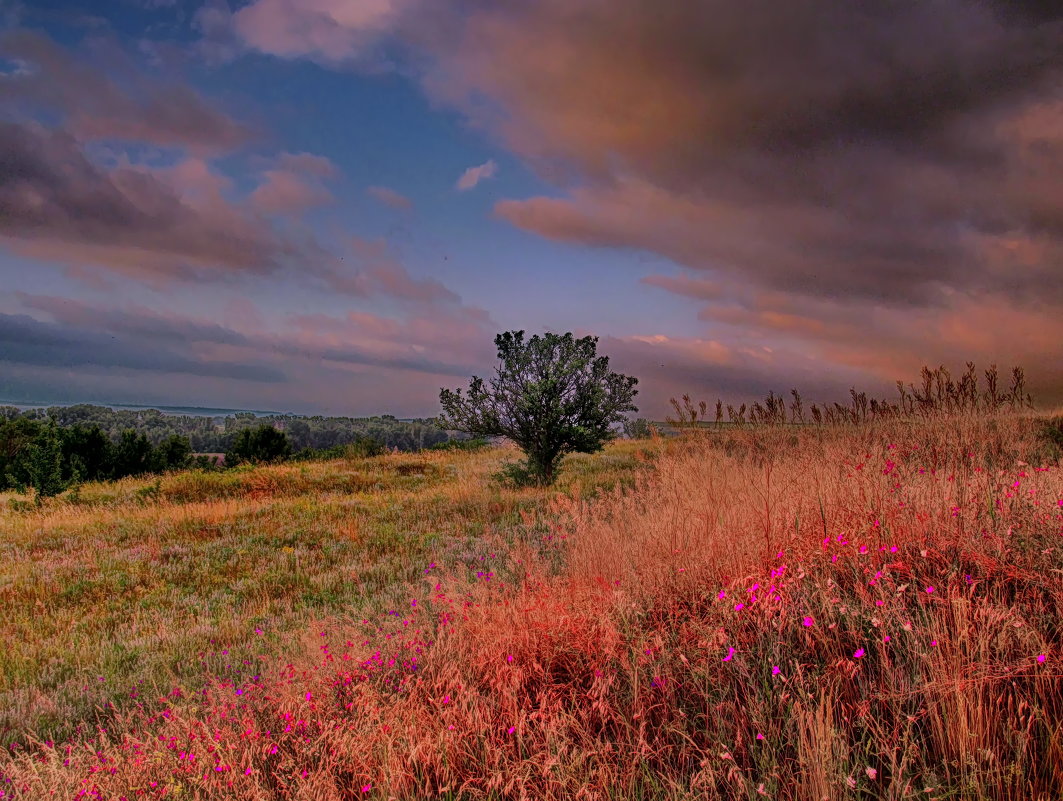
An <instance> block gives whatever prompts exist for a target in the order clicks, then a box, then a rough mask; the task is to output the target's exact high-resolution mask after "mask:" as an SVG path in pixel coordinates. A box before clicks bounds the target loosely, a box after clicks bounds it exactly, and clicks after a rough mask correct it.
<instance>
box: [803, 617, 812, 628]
mask: <svg viewBox="0 0 1063 801" xmlns="http://www.w3.org/2000/svg"><path fill="white" fill-rule="evenodd" d="M801 622H802V623H803V624H804V625H806V626H811V625H812V616H811V615H805V619H804V620H802V621H801Z"/></svg>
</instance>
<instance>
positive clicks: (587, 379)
mask: <svg viewBox="0 0 1063 801" xmlns="http://www.w3.org/2000/svg"><path fill="white" fill-rule="evenodd" d="M495 346H496V347H497V348H498V359H499V365H498V367H496V368H495V377H494V378H492V379H491V382H490V386H489V387H488V386H487V385H485V384H484V380H483V379H482V378H478V377H476V376H473V378H472V381H471V382H470V384H469V388H468V392H467V394H466V395H464V396H463V395H462V394H461V390H449V389H442V390H440V392H439V401H440V403H441V404H442V405H443V414H442V415H440V417H439V425H441V426H442V427H443V428H445V429H451V430H455V431H464V432H467V433H469V434H471V435H472V436H474V437H507V438H509V439H511V440H512V441H513V442H515V443H516V444H517V445H519V446H520V448H521V449H522V450H523V451H524V453H525V455H526V456H527V461H526V463H525V464H524V466H523V468H522V470H523V473H524V475H523V476H520V477H522V478H524V477H526V480H527V481H528V482H529V483H535V484H551V483H553V481H554V479H555V477H556V474H557V469H558V467H559V465H560V463H561V460H562V459H563V458H564V457H565V454H568V453H594V452H596V451H600V450H601V449H602V447H603V446H604V445H605V443H606V442H607V441H608V440H610V439H612V438H613V437H615V436H616V434H615V432H614V431H613V429H612V426H613V424H615V423H619V422H621V421H623V420H624V415H625V413H626V412H632V411H637V408H636V407H635V406H634V405H633V404H632V399H633V398H634V396H635V395H636V394H637V392H638V390H636V389H635V385H636V384H637V383H638V379H637V378H633V377H631V376H626V375H620V374H619V373H612V372H609V357H608V356H598V355H597V349H598V338H597V337H583V338H582V339H575V338H573V336H572V334H564V335H563V336H562V335H558V334H544V335H542V336H539V335H538V334H536V335H534V336H533V337H532V338H531V339H529V340H525V339H524V332H523V331H507V332H505V333H502V334H499V335H498V336H496V337H495ZM514 475H515V476H519V475H520V472H519V471H518V473H515V474H514Z"/></svg>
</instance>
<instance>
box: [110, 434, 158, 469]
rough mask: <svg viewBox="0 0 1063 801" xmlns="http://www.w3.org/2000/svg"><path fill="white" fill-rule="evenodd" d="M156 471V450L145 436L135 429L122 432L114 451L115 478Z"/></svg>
mask: <svg viewBox="0 0 1063 801" xmlns="http://www.w3.org/2000/svg"><path fill="white" fill-rule="evenodd" d="M154 471H155V449H154V448H152V447H151V440H149V439H148V438H147V436H146V435H145V434H138V433H137V432H136V431H134V430H133V429H128V430H126V431H123V432H122V436H121V438H120V439H119V440H118V444H117V445H116V446H115V449H114V468H113V471H112V475H113V477H114V478H116V479H117V478H125V477H126V476H140V475H144V473H152V472H154Z"/></svg>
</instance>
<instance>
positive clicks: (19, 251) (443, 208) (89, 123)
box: [0, 0, 1063, 419]
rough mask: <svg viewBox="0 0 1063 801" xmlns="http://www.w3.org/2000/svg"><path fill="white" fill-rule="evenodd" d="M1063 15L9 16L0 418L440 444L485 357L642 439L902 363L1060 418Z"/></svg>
mask: <svg viewBox="0 0 1063 801" xmlns="http://www.w3.org/2000/svg"><path fill="white" fill-rule="evenodd" d="M1061 41H1063V11H1061V10H1060V8H1059V6H1058V4H1057V3H1053V2H1047V0H1042V1H1040V2H1033V1H1031V2H1014V1H1011V2H1004V0H997V1H996V2H989V0H982V1H981V2H971V1H970V0H936V2H933V3H929V2H925V0H897V1H896V2H891V3H881V2H878V1H877V0H875V1H872V0H787V2H785V3H780V2H778V0H744V2H742V3H733V2H722V1H721V0H702V2H689V1H688V0H652V1H651V0H536V1H535V2H512V3H499V2H497V0H250V1H248V0H236V1H235V2H234V1H232V0H230V1H228V2H227V0H94V2H91V3H90V2H84V3H77V2H63V1H62V0H32V2H19V1H18V0H0V400H3V401H8V402H57V403H58V402H99V403H131V404H148V405H150V404H160V405H186V406H187V405H194V406H212V407H226V408H250V409H275V410H282V411H291V412H296V413H304V414H330V415H355V416H360V415H371V414H395V415H397V416H400V417H413V416H432V415H435V414H437V413H438V411H439V403H438V398H439V390H440V388H441V387H448V388H456V387H461V386H464V385H466V384H467V383H468V379H469V377H470V376H472V375H481V376H489V375H490V374H491V373H492V371H493V369H494V367H495V365H496V363H497V360H496V354H495V348H494V344H493V340H494V337H495V335H496V334H497V333H499V332H501V331H506V330H516V329H521V330H525V331H527V332H528V333H529V334H531V333H542V332H547V331H550V332H556V333H564V332H568V331H571V332H572V333H574V334H576V335H577V336H586V335H593V336H596V337H598V338H599V341H598V350H599V353H603V354H605V355H608V356H609V357H610V365H611V367H612V369H614V370H616V371H618V372H622V373H626V374H629V375H634V376H637V377H638V378H639V395H638V397H637V399H636V401H637V403H638V404H639V408H640V411H639V415H640V416H646V417H649V418H651V419H660V418H662V417H663V416H664V415H665V414H666V413H667V412H668V410H669V408H670V406H669V399H670V398H672V397H678V396H681V395H683V394H689V395H690V396H691V397H692V398H693V399H694V400H695V401H697V400H707V401H709V403H710V405H711V404H713V403H714V402H715V400H716V398H718V397H719V398H722V399H723V400H724V402H725V403H728V402H731V403H734V404H736V405H737V404H738V403H741V402H749V401H752V400H754V399H759V398H763V397H764V395H766V394H767V393H768V391H774V392H776V393H777V394H779V393H788V391H789V389H790V388H791V387H797V388H798V389H800V390H801V391H802V394H803V396H804V398H805V401H806V404H807V403H808V402H811V401H833V400H844V399H845V398H846V397H847V395H848V390H849V388H850V387H851V386H855V387H856V388H857V389H858V390H863V391H867V392H869V393H870V394H873V395H875V396H877V397H885V398H895V397H896V389H895V384H896V381H898V380H903V381H905V382H906V383H907V382H909V381H913V382H918V377H919V370H920V368H921V367H922V366H923V365H924V364H927V365H930V366H932V367H933V366H937V365H945V366H946V367H948V368H949V369H951V370H952V371H953V373H954V374H958V373H960V372H962V371H963V369H964V365H965V363H966V362H968V361H973V362H975V363H976V365H977V366H978V368H979V369H980V370H981V369H982V368H985V367H988V366H989V365H990V364H992V363H995V364H998V365H999V366H1000V368H1001V370H1002V371H1007V372H1010V369H1011V367H1012V366H1015V365H1019V366H1022V367H1023V368H1024V369H1025V372H1026V378H1027V388H1028V390H1029V391H1030V392H1031V393H1032V394H1033V396H1034V398H1035V400H1037V401H1039V402H1040V403H1041V404H1043V405H1046V406H1052V405H1058V404H1060V403H1063V47H1060V42H1061Z"/></svg>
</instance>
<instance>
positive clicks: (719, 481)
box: [0, 417, 1063, 801]
mask: <svg viewBox="0 0 1063 801" xmlns="http://www.w3.org/2000/svg"><path fill="white" fill-rule="evenodd" d="M1038 430H1039V422H1038V421H1037V420H1036V419H1033V418H1026V419H1023V418H1018V417H1000V418H976V417H955V418H947V419H941V420H933V421H925V422H919V423H915V424H900V423H897V422H882V423H868V424H866V425H860V426H837V427H816V428H808V429H800V430H795V429H792V428H771V427H766V428H760V429H750V430H746V429H736V428H729V429H725V430H722V431H711V430H700V431H692V432H690V433H688V434H686V435H684V436H680V437H677V438H675V439H670V440H667V441H666V442H665V441H652V442H641V443H632V442H622V443H617V444H615V445H614V446H612V447H611V448H610V449H608V450H607V451H606V452H605V453H603V454H600V455H596V456H588V457H580V458H579V459H575V458H573V459H572V460H571V461H570V462H569V463H567V465H566V468H565V469H564V470H563V471H562V476H563V478H562V483H561V484H560V485H559V486H558V487H557V488H555V490H553V491H548V492H547V491H540V490H519V491H518V490H504V489H500V488H498V487H497V486H496V485H494V484H493V483H492V482H491V481H490V480H489V478H488V477H489V475H490V474H491V473H492V472H493V471H494V470H496V469H497V466H498V464H499V462H500V460H501V458H502V454H500V453H499V452H498V451H486V452H481V453H473V454H434V455H422V456H416V457H414V456H409V455H407V456H389V457H384V458H383V459H380V460H368V461H366V462H351V463H342V462H341V463H332V464H325V465H305V466H294V467H293V466H287V467H277V468H259V469H254V470H248V471H246V472H243V473H235V474H218V475H213V474H212V475H196V474H181V475H174V476H170V477H168V478H165V479H163V480H162V481H161V482H160V483H159V484H158V485H144V484H143V483H141V484H133V483H129V484H122V485H118V486H115V487H104V486H100V487H93V488H85V489H84V490H83V491H82V493H81V497H80V499H78V500H77V501H76V503H72V502H64V501H63V500H62V499H60V500H58V501H56V502H55V503H54V504H51V505H48V506H46V507H45V508H44V509H43V510H41V511H40V512H36V511H32V512H29V511H8V512H3V513H0V514H2V517H0V530H2V531H3V532H4V533H3V534H2V535H0V536H2V540H0V547H2V548H3V549H4V551H3V557H4V558H3V560H2V562H0V571H3V572H2V579H0V581H2V584H0V600H2V602H3V604H4V607H5V610H6V609H13V610H15V614H13V615H7V616H6V617H5V619H4V621H3V622H2V623H0V625H2V626H3V627H4V630H3V632H2V634H3V636H4V638H5V642H7V643H12V644H13V646H12V647H11V648H10V649H9V650H8V652H7V653H5V654H4V656H3V657H2V659H3V662H2V667H3V674H2V675H3V681H4V684H3V693H4V694H3V696H2V706H3V709H4V712H5V715H6V717H5V726H6V727H7V732H8V734H7V735H6V736H7V740H8V742H11V741H12V740H18V747H14V748H9V749H7V750H6V751H0V779H2V780H3V782H2V783H0V792H2V793H3V794H4V795H3V796H2V797H3V798H4V799H5V801H6V799H8V798H18V799H23V798H48V797H56V798H74V797H90V798H107V799H123V798H125V799H133V798H136V797H144V796H148V797H176V798H197V799H198V798H202V799H223V798H224V799H230V798H231V799H242V800H243V799H246V800H248V801H250V800H251V799H255V800H256V801H258V800H260V799H261V800H262V801H265V799H275V798H277V799H279V798H287V799H330V800H331V799H348V798H381V799H384V798H396V799H420V798H450V799H459V798H460V799H466V798H468V799H603V800H604V799H635V798H639V799H676V800H677V801H678V799H750V800H751V801H757V800H758V799H762V798H768V799H787V800H789V799H793V800H794V801H821V799H830V801H834V799H839V800H841V799H861V800H863V801H869V800H870V799H928V801H929V800H931V799H957V800H958V799H964V801H974V800H977V801H998V799H1003V800H1004V801H1031V800H1032V801H1049V800H1050V799H1058V798H1060V797H1063V724H1061V721H1063V623H1061V621H1063V550H1061V548H1063V541H1061V537H1063V469H1061V467H1060V464H1059V461H1058V456H1059V455H1058V452H1057V451H1053V450H1052V449H1051V448H1046V446H1045V442H1044V441H1043V439H1041V438H1039V436H1038V433H1037V432H1038ZM644 453H645V454H647V455H642V454H644ZM649 454H652V456H650V455H649ZM415 465H416V466H415ZM640 467H641V468H642V469H638V468H640ZM596 488H602V489H605V488H608V490H609V491H604V492H597V493H595V492H594V490H595V489H596ZM79 571H81V572H79ZM72 588H78V589H76V590H74V589H72ZM64 598H65V600H64ZM257 630H261V631H262V633H261V634H258V633H257ZM211 640H213V641H214V642H213V643H211ZM225 651H228V653H224V652H225ZM100 676H102V677H103V681H102V682H101V681H99V677H100ZM94 681H95V682H96V684H93V682H94ZM141 681H142V682H143V684H137V682H141ZM97 684H98V685H99V686H98V687H97V686H96V685H97ZM149 687H150V690H149V689H148V688H149ZM83 688H88V689H83ZM137 688H140V689H137ZM134 692H136V693H137V696H136V697H134V696H133V695H132V693H134ZM81 693H87V694H88V695H87V696H84V697H83V696H82V695H81ZM86 698H87V700H85V699H86ZM42 700H43V703H42ZM101 702H102V704H103V705H104V710H103V711H104V714H103V715H102V717H100V719H99V721H98V722H96V721H92V718H91V717H88V716H87V713H88V711H89V709H90V708H91V707H92V705H93V704H101ZM107 703H110V704H112V705H113V707H111V708H107V707H106V706H105V705H106V704H107ZM46 704H52V705H53V708H51V710H50V711H49V708H48V707H47V706H46ZM8 709H11V710H12V711H11V713H8V712H7V710H8ZM78 720H81V721H92V722H91V723H90V724H89V726H88V728H86V729H84V730H82V731H80V732H75V733H74V736H73V738H72V739H67V737H68V735H69V734H70V731H69V726H70V724H71V723H73V722H75V721H78ZM41 727H44V728H41ZM33 728H37V729H38V730H39V731H38V734H37V735H36V736H29V735H28V731H29V730H30V729H33ZM47 732H53V734H48V733H47ZM60 734H62V737H60ZM49 738H51V739H49Z"/></svg>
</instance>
